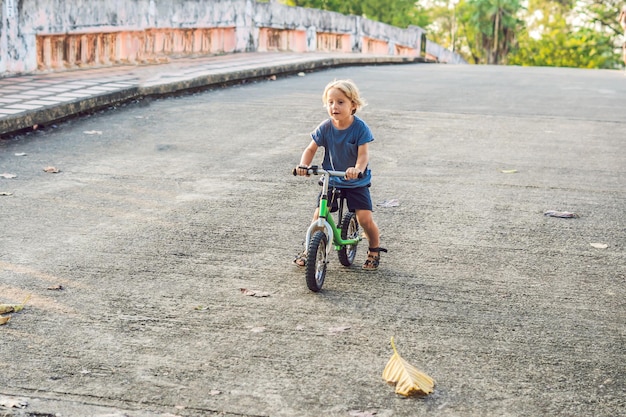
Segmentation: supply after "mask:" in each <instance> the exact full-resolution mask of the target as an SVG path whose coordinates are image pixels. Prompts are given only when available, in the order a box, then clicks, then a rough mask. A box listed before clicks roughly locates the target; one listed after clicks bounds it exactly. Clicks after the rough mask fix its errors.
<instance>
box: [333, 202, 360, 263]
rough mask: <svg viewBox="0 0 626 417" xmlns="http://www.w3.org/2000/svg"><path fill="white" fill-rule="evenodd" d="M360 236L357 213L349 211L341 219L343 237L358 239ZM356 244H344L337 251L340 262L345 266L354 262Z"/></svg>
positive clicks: (344, 238)
mask: <svg viewBox="0 0 626 417" xmlns="http://www.w3.org/2000/svg"><path fill="white" fill-rule="evenodd" d="M358 237H359V223H358V222H357V220H356V214H354V213H351V212H348V213H346V214H344V215H343V219H342V220H341V238H342V239H343V240H346V239H356V238H358ZM356 246H357V244H356V243H355V244H354V245H347V246H343V247H342V248H341V249H339V252H338V253H337V254H338V255H339V262H341V265H343V266H350V265H352V264H353V263H354V258H355V256H356Z"/></svg>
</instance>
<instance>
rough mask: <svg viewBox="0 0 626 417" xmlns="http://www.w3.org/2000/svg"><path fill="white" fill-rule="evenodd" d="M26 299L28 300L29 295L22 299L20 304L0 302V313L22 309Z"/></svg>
mask: <svg viewBox="0 0 626 417" xmlns="http://www.w3.org/2000/svg"><path fill="white" fill-rule="evenodd" d="M28 300H30V295H29V296H27V297H26V298H25V299H24V301H22V304H0V314H6V313H17V312H18V311H22V310H23V309H24V305H25V304H26V303H27V302H28ZM0 324H3V323H0Z"/></svg>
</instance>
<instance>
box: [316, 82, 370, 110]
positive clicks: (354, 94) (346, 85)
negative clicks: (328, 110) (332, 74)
mask: <svg viewBox="0 0 626 417" xmlns="http://www.w3.org/2000/svg"><path fill="white" fill-rule="evenodd" d="M333 88H336V89H337V90H340V91H341V92H342V93H344V94H345V95H346V97H348V100H350V101H351V102H352V104H354V106H355V107H356V108H355V109H354V111H353V112H352V114H354V113H356V112H357V110H360V109H361V108H363V107H365V106H366V105H367V103H366V102H365V99H363V97H361V93H360V92H359V88H358V87H357V86H356V84H355V83H354V81H352V80H335V81H332V82H330V83H328V85H327V86H326V88H325V89H324V94H323V95H322V103H324V107H326V101H327V100H328V92H329V91H330V90H331V89H333Z"/></svg>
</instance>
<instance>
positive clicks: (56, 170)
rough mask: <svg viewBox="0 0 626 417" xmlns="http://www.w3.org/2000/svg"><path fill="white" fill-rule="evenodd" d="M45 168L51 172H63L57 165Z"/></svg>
mask: <svg viewBox="0 0 626 417" xmlns="http://www.w3.org/2000/svg"><path fill="white" fill-rule="evenodd" d="M43 170H44V172H47V173H49V174H56V173H58V172H61V170H60V169H58V168H55V167H45V168H44V169H43Z"/></svg>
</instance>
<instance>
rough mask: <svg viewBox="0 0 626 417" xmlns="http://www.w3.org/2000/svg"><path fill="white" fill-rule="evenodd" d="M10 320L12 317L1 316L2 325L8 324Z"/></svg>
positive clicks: (0, 323)
mask: <svg viewBox="0 0 626 417" xmlns="http://www.w3.org/2000/svg"><path fill="white" fill-rule="evenodd" d="M9 320H11V316H6V317H4V316H0V325H3V324H6V323H7V321H9Z"/></svg>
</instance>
